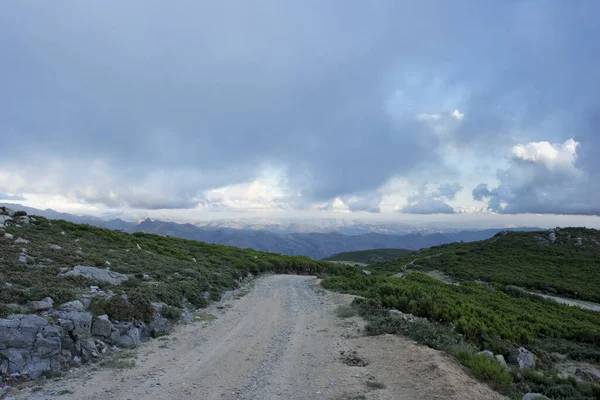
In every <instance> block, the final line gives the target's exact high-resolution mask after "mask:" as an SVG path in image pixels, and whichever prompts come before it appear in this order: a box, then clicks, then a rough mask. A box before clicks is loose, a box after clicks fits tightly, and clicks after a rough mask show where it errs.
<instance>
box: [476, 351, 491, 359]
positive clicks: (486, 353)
mask: <svg viewBox="0 0 600 400" xmlns="http://www.w3.org/2000/svg"><path fill="white" fill-rule="evenodd" d="M477 354H478V355H484V356H486V357H487V358H489V359H490V360H493V359H494V353H492V352H491V351H489V350H483V351H480V352H479V353H477Z"/></svg>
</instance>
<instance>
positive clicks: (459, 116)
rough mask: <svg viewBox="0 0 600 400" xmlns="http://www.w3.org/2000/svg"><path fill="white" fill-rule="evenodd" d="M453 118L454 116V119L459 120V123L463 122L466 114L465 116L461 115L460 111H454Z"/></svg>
mask: <svg viewBox="0 0 600 400" xmlns="http://www.w3.org/2000/svg"><path fill="white" fill-rule="evenodd" d="M452 116H453V117H454V118H456V119H457V120H459V121H462V119H463V118H464V117H465V114H464V113H461V112H460V111H458V110H454V111H453V112H452Z"/></svg>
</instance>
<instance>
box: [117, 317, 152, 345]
mask: <svg viewBox="0 0 600 400" xmlns="http://www.w3.org/2000/svg"><path fill="white" fill-rule="evenodd" d="M113 326H114V327H115V328H116V330H117V331H118V332H119V337H118V339H117V345H119V346H121V347H127V348H133V347H136V346H138V345H139V344H141V343H143V342H146V341H147V340H148V339H149V338H150V331H149V329H148V327H147V326H146V324H144V323H143V322H120V323H116V324H113Z"/></svg>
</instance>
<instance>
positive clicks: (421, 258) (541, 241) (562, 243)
mask: <svg viewBox="0 0 600 400" xmlns="http://www.w3.org/2000/svg"><path fill="white" fill-rule="evenodd" d="M413 260H414V263H412V262H413ZM371 268H372V269H374V270H377V271H380V272H384V273H389V274H393V273H397V272H401V271H404V270H405V269H409V270H410V269H414V270H421V271H441V272H443V273H444V274H446V275H448V276H450V277H452V278H454V279H456V280H459V281H474V280H481V281H485V282H496V283H500V284H502V285H512V286H518V287H523V288H527V289H530V290H539V291H543V292H546V293H549V294H560V295H565V296H568V297H572V298H576V299H581V300H589V301H594V302H600V290H599V289H598V288H600V274H599V273H598V271H600V231H598V230H594V229H586V228H564V229H556V230H554V231H552V232H549V231H542V232H501V233H498V234H497V235H496V236H494V237H493V238H491V239H488V240H483V241H479V242H471V243H452V244H448V245H442V246H435V247H431V248H429V249H426V250H423V251H420V252H417V253H414V254H412V255H408V256H404V257H401V258H398V259H396V260H393V261H388V262H384V263H379V264H376V265H374V266H372V267H371Z"/></svg>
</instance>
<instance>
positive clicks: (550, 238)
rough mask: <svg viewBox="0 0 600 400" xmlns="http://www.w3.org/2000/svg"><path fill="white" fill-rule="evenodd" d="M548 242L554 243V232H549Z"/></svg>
mask: <svg viewBox="0 0 600 400" xmlns="http://www.w3.org/2000/svg"><path fill="white" fill-rule="evenodd" d="M548 240H549V241H550V243H554V242H556V233H554V232H550V233H549V234H548Z"/></svg>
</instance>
